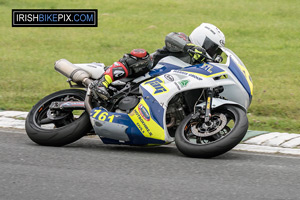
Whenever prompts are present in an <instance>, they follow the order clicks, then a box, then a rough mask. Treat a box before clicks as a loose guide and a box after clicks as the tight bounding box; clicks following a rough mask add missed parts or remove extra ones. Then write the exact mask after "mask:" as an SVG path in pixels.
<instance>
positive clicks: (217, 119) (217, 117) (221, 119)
mask: <svg viewBox="0 0 300 200" xmlns="http://www.w3.org/2000/svg"><path fill="white" fill-rule="evenodd" d="M226 124H227V118H226V116H225V115H224V114H222V113H217V114H214V115H213V116H212V117H211V120H210V121H209V124H206V123H203V124H202V125H200V126H199V123H196V124H195V125H192V126H191V131H192V133H193V134H194V135H196V136H199V137H208V136H212V135H214V134H216V133H219V132H220V131H221V130H222V129H223V128H224V127H225V126H226Z"/></svg>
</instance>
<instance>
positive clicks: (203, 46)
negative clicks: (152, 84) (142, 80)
mask: <svg viewBox="0 0 300 200" xmlns="http://www.w3.org/2000/svg"><path fill="white" fill-rule="evenodd" d="M224 44H225V36H224V34H223V33H222V32H221V31H220V30H219V29H218V28H217V27H215V26H214V25H212V24H207V23H202V24H201V25H200V26H199V27H197V28H196V29H195V30H194V31H193V32H192V33H191V35H190V37H188V36H187V35H186V34H184V33H181V32H179V33H177V32H172V33H169V34H168V35H167V36H166V38H165V46H164V47H163V48H162V49H158V50H157V51H156V52H154V53H153V54H151V56H150V55H149V53H148V52H147V51H146V50H144V49H134V50H132V51H131V52H130V53H129V54H125V55H124V56H123V58H121V59H120V60H119V61H117V62H115V63H114V64H113V65H111V66H110V67H108V68H107V69H106V71H105V73H104V74H103V75H102V76H101V77H100V78H99V79H98V80H96V81H94V82H93V83H92V84H91V86H90V87H91V88H92V90H93V91H94V92H95V93H96V94H97V95H98V96H99V97H100V98H102V99H103V100H107V99H108V98H109V96H110V95H109V93H108V92H107V88H108V86H109V84H110V83H112V82H113V81H115V80H119V79H121V78H125V77H132V78H135V77H139V76H141V75H143V74H145V73H147V72H148V71H150V69H151V68H152V67H153V66H155V65H156V64H157V63H158V62H159V60H160V59H162V58H164V57H166V56H174V57H177V58H179V59H181V60H182V61H184V62H187V63H190V64H195V63H201V62H203V61H205V59H206V57H207V56H209V57H211V58H212V59H215V58H216V57H217V56H220V54H221V51H220V49H219V47H220V46H224Z"/></svg>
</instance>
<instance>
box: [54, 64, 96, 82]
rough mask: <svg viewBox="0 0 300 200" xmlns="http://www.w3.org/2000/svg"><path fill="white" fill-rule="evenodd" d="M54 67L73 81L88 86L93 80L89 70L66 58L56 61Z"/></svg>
mask: <svg viewBox="0 0 300 200" xmlns="http://www.w3.org/2000/svg"><path fill="white" fill-rule="evenodd" d="M54 69H55V70H56V71H58V72H59V73H61V74H62V75H64V76H65V77H67V78H70V79H71V80H72V81H73V82H75V83H79V84H83V85H84V86H86V87H87V86H88V85H89V84H90V83H91V82H92V80H91V79H90V77H91V75H90V74H89V73H88V72H86V71H84V70H83V69H81V68H79V67H77V66H76V65H74V64H72V63H71V62H69V61H68V60H66V59H60V60H58V61H56V62H55V65H54Z"/></svg>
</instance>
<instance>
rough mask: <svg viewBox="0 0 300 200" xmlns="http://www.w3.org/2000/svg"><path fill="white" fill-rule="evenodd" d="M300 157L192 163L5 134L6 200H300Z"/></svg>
mask: <svg viewBox="0 0 300 200" xmlns="http://www.w3.org/2000/svg"><path fill="white" fill-rule="evenodd" d="M299 166H300V157H292V156H282V155H265V154H254V153H243V152H238V151H230V152H228V153H226V154H225V155H222V156H219V157H217V158H214V159H193V158H187V157H184V156H183V155H182V154H181V153H179V152H178V151H177V149H176V148H175V146H173V145H171V146H161V147H146V148H145V147H128V146H107V145H104V144H102V143H101V142H100V141H98V140H95V139H81V140H79V141H78V142H76V143H73V144H71V145H68V146H65V147H59V148H58V147H43V146H38V145H36V144H34V143H33V142H31V140H30V139H29V138H27V136H26V135H25V134H20V133H13V132H11V131H3V130H1V131H0V172H1V173H0V199H1V200H6V199H7V200H14V199H20V200H21V199H22V200H35V199H43V200H44V199H51V200H52V199H98V200H105V199H110V200H112V199H122V200H123V199H172V200H174V199H181V200H182V199H214V200H219V199H230V200H231V199H239V200H244V199H245V200H247V199H251V200H253V199H270V200H271V199H272V200H274V199H276V200H281V199H282V200H288V199H295V200H296V199H300V190H299V189H300V184H299V182H300V172H299Z"/></svg>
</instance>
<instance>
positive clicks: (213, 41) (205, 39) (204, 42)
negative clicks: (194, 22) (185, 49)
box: [189, 23, 225, 59]
mask: <svg viewBox="0 0 300 200" xmlns="http://www.w3.org/2000/svg"><path fill="white" fill-rule="evenodd" d="M189 38H190V40H191V42H192V43H193V44H195V45H197V46H200V47H203V48H204V49H205V50H206V52H207V54H208V55H209V56H210V57H211V58H213V59H214V58H216V57H217V56H218V55H221V53H222V51H221V49H220V48H219V47H223V46H225V35H224V34H223V33H222V31H221V30H220V29H218V28H217V27H216V26H215V25H212V24H209V23H202V24H201V25H200V26H198V27H197V28H195V29H194V30H193V32H192V33H191V35H190V36H189Z"/></svg>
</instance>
